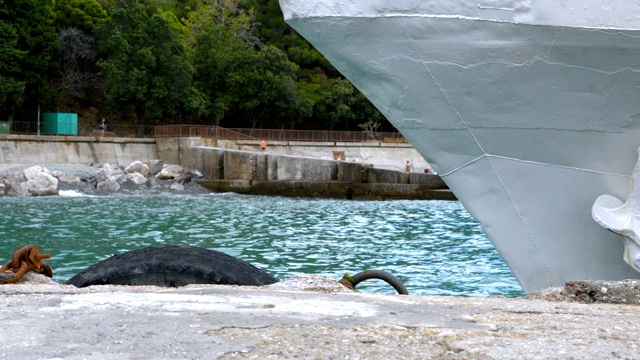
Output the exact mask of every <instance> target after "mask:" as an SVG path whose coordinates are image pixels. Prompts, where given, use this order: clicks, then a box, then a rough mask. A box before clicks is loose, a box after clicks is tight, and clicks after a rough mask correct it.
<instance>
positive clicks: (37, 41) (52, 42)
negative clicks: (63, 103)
mask: <svg viewBox="0 0 640 360" xmlns="http://www.w3.org/2000/svg"><path fill="white" fill-rule="evenodd" d="M52 4H53V3H52V1H50V0H0V31H1V32H0V34H1V35H0V38H1V39H2V41H1V42H0V48H1V49H2V51H0V87H1V88H2V90H3V91H2V94H3V95H0V119H9V120H13V119H15V120H31V121H35V120H36V117H35V115H36V113H37V111H38V106H39V105H42V106H43V108H44V109H50V108H53V107H55V93H54V92H53V91H52V89H51V87H50V83H49V80H50V79H51V78H52V77H54V76H56V75H57V74H58V64H57V62H56V61H54V59H55V58H56V55H57V51H58V48H57V38H56V33H55V29H54V28H53V26H52V25H51V24H52V21H53V18H54V17H53V12H52ZM5 89H6V93H5V92H4V90H5Z"/></svg>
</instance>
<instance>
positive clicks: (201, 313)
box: [0, 284, 640, 360]
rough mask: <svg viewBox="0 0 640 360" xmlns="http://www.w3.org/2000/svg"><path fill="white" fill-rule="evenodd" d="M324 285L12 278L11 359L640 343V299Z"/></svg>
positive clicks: (548, 351)
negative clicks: (398, 291)
mask: <svg viewBox="0 0 640 360" xmlns="http://www.w3.org/2000/svg"><path fill="white" fill-rule="evenodd" d="M275 285H278V284H275ZM314 286H315V287H314V291H309V289H304V288H289V289H287V288H283V287H262V288H255V287H238V286H222V285H191V286H188V287H183V288H177V289H175V288H157V287H148V286H141V287H131V286H130V287H126V286H111V285H106V286H92V287H88V288H83V289H77V288H74V287H72V286H67V285H59V284H18V285H13V284H8V285H0V319H1V320H2V323H3V325H4V328H5V332H4V333H5V334H4V337H3V341H2V342H0V358H7V359H238V358H242V359H381V360H387V359H402V360H404V359H469V360H471V359H486V360H491V359H509V360H512V359H613V358H616V359H635V358H637V355H638V354H639V353H640V345H639V344H640V330H638V326H637V324H638V323H639V322H640V312H639V311H638V308H637V306H631V305H618V304H582V303H573V302H555V301H548V300H545V299H525V298H518V299H506V298H500V297H495V298H466V297H445V296H413V295H408V296H404V295H379V294H366V293H353V292H343V291H338V290H336V289H335V288H334V287H330V286H326V285H322V284H315V285H314Z"/></svg>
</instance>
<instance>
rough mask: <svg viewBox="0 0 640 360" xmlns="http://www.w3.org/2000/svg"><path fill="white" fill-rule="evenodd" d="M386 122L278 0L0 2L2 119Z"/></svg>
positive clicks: (273, 124) (268, 124)
mask: <svg viewBox="0 0 640 360" xmlns="http://www.w3.org/2000/svg"><path fill="white" fill-rule="evenodd" d="M38 111H40V112H73V113H78V114H79V121H80V122H82V123H85V124H92V123H97V121H98V119H100V118H102V117H105V118H107V119H108V121H109V122H110V123H111V124H121V125H159V124H206V125H220V126H224V127H234V128H235V127H242V128H253V127H255V128H281V129H305V130H306V129H330V130H357V131H360V130H362V129H363V127H369V128H370V129H371V128H374V129H375V128H376V127H377V130H379V131H392V130H393V128H392V127H391V125H390V124H389V123H388V122H387V121H386V120H385V119H384V118H383V117H382V115H381V114H380V113H379V112H378V111H377V109H375V108H374V107H373V106H372V105H371V104H370V103H369V101H368V100H367V99H366V98H365V97H364V96H363V95H362V94H361V93H360V92H359V91H358V90H356V89H355V88H354V87H353V86H352V85H351V84H350V83H349V82H348V81H347V80H345V79H344V78H343V77H342V76H341V75H340V74H339V73H338V72H337V71H336V70H335V69H334V68H333V67H332V66H331V64H330V63H329V62H328V61H327V60H326V59H325V58H324V57H323V56H322V55H320V53H318V52H317V51H316V50H315V49H313V48H312V47H311V46H310V45H309V44H308V43H307V42H306V41H305V40H304V39H303V38H302V37H300V36H299V35H298V34H297V33H296V32H295V31H294V30H293V29H291V28H290V27H289V26H287V25H286V24H285V22H284V20H283V18H282V14H281V12H280V7H279V4H278V1H277V0H0V121H32V122H35V121H37V114H38Z"/></svg>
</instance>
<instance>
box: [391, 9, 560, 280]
mask: <svg viewBox="0 0 640 360" xmlns="http://www.w3.org/2000/svg"><path fill="white" fill-rule="evenodd" d="M396 24H397V25H398V28H399V29H403V27H402V25H401V24H400V22H399V21H398V20H397V19H396ZM402 31H403V33H404V35H405V36H406V37H407V41H408V42H409V43H410V44H411V46H412V47H413V50H414V51H415V52H416V54H420V51H419V50H418V48H417V47H416V45H415V43H414V42H413V39H411V37H410V36H409V35H408V34H407V33H406V31H404V29H403V30H402ZM422 64H423V66H424V69H425V70H426V71H427V74H429V77H430V78H431V80H432V81H433V82H434V84H435V85H436V86H437V87H438V90H439V91H440V93H441V94H442V96H443V97H444V99H445V100H446V101H447V104H448V105H449V106H450V107H451V110H453V112H454V113H455V114H456V117H457V118H458V119H459V120H460V122H461V123H462V125H463V126H464V127H465V128H466V129H467V131H468V132H469V135H471V137H472V138H473V140H474V141H475V143H476V145H477V146H478V148H479V149H480V151H481V152H482V153H483V154H485V155H483V156H486V155H487V153H486V151H485V150H484V149H483V148H482V145H481V144H480V141H478V138H477V137H476V136H475V134H474V133H473V132H472V131H471V128H470V127H469V125H468V124H467V123H466V122H465V121H464V119H463V118H462V116H461V115H460V113H459V112H458V110H457V109H456V108H455V106H453V104H452V103H451V101H450V100H449V97H448V96H447V94H446V92H445V91H444V89H443V88H442V86H440V83H439V82H438V80H437V79H436V78H435V77H434V76H433V73H432V72H431V70H430V69H429V66H428V65H427V64H426V63H424V62H423V63H422ZM487 158H488V162H489V165H490V166H491V169H492V170H493V172H494V173H495V174H496V177H497V178H498V181H500V186H501V187H502V190H503V191H504V192H505V194H507V197H508V198H509V202H511V205H512V206H513V208H514V209H515V211H516V213H517V215H518V217H519V218H520V222H521V223H522V225H523V227H524V228H525V230H526V232H527V236H528V237H529V242H530V243H531V245H532V246H533V248H534V249H535V252H536V254H537V255H538V258H539V259H540V262H541V263H542V264H543V266H544V269H545V271H546V273H547V278H548V279H549V280H550V282H552V283H553V282H554V281H553V280H554V277H553V274H552V273H551V270H550V269H549V266H548V265H547V263H546V262H545V261H544V257H542V255H541V254H540V250H538V245H537V244H536V242H535V240H534V239H533V236H532V235H531V232H530V231H529V227H528V226H527V222H526V221H525V220H524V217H523V216H522V212H521V211H520V209H519V208H518V206H517V205H516V203H515V201H514V200H513V197H512V196H511V194H510V193H509V191H508V190H507V187H506V186H505V184H504V182H503V181H502V178H501V177H500V174H499V173H498V171H497V170H496V168H495V166H494V165H493V163H492V162H491V157H489V156H487Z"/></svg>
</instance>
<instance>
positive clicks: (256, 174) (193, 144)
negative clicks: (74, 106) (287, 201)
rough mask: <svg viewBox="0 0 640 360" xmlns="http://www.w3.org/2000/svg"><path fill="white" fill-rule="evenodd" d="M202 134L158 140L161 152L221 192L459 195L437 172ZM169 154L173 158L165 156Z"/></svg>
mask: <svg viewBox="0 0 640 360" xmlns="http://www.w3.org/2000/svg"><path fill="white" fill-rule="evenodd" d="M200 141H201V140H200V139H199V138H172V139H159V140H158V154H159V155H160V157H161V158H162V159H165V161H169V162H174V163H179V164H181V165H182V166H184V167H185V168H186V169H198V170H200V171H201V172H202V173H203V174H204V176H205V177H206V178H208V179H210V180H209V181H202V182H200V184H201V185H203V186H205V187H207V188H209V189H211V190H213V191H217V192H227V191H229V192H237V193H250V194H258V195H280V196H310V197H327V198H345V199H379V200H382V199H440V200H455V196H454V195H453V194H452V193H451V191H449V190H448V189H447V186H446V185H445V183H444V182H443V181H442V179H441V178H440V177H439V176H437V175H433V174H425V173H416V172H412V173H409V172H401V171H395V170H388V169H377V168H374V166H373V165H372V164H363V163H358V162H350V161H336V160H326V159H315V158H309V157H301V156H292V155H282V154H273V153H271V152H265V153H260V152H255V151H241V150H229V149H221V148H214V147H209V146H199V145H198V144H199V143H200ZM166 159H169V160H166Z"/></svg>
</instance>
